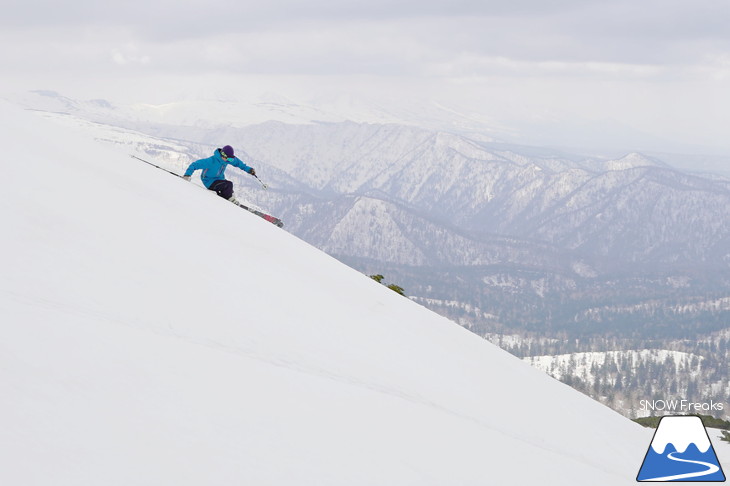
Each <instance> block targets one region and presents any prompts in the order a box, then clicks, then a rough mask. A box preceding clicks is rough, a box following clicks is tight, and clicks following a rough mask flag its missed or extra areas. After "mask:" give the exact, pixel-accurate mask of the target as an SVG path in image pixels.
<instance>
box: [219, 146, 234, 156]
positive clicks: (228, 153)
mask: <svg viewBox="0 0 730 486" xmlns="http://www.w3.org/2000/svg"><path fill="white" fill-rule="evenodd" d="M221 150H223V153H224V154H226V157H228V158H229V159H232V158H233V157H235V155H233V147H231V146H230V145H226V146H225V147H223V148H222V149H221Z"/></svg>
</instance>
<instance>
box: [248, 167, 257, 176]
mask: <svg viewBox="0 0 730 486" xmlns="http://www.w3.org/2000/svg"><path fill="white" fill-rule="evenodd" d="M248 173H249V174H251V175H252V176H255V175H256V169H254V168H253V167H251V170H249V171H248Z"/></svg>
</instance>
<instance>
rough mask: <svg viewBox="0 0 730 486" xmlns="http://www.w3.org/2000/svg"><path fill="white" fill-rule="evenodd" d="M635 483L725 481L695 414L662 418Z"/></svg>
mask: <svg viewBox="0 0 730 486" xmlns="http://www.w3.org/2000/svg"><path fill="white" fill-rule="evenodd" d="M636 480H637V481H654V482H665V481H680V482H681V481H708V482H723V481H725V474H724V473H723V471H722V466H720V462H719V461H718V460H717V455H716V454H715V449H714V448H713V447H712V443H711V442H710V437H709V436H708V435H707V430H705V426H704V425H703V424H702V419H700V418H699V417H697V416H694V415H675V416H666V417H662V419H661V421H660V422H659V426H658V427H657V430H656V432H655V433H654V438H653V439H652V440H651V444H650V445H649V450H648V451H647V452H646V456H645V457H644V462H643V463H642V465H641V469H640V470H639V474H638V476H636Z"/></svg>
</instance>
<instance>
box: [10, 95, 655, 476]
mask: <svg viewBox="0 0 730 486" xmlns="http://www.w3.org/2000/svg"><path fill="white" fill-rule="evenodd" d="M1 106H2V111H1V112H0V113H2V114H1V115H0V133H1V134H2V142H3V143H2V145H3V152H4V154H3V158H2V164H3V171H2V173H3V177H2V179H1V180H0V184H1V185H2V187H1V188H0V227H1V228H2V233H3V237H2V239H0V250H1V251H2V254H3V255H4V260H3V270H2V274H1V276H0V316H1V318H0V333H1V336H2V339H0V390H2V393H1V394H0V430H1V431H2V433H1V434H0V484H7V485H22V486H30V485H54V486H59V485H74V486H78V485H99V484H104V485H108V486H110V485H131V484H134V485H155V486H159V485H173V484H174V485H176V486H180V485H230V484H246V485H249V484H250V485H257V486H261V485H292V484H297V485H302V486H304V485H317V486H321V485H345V484H346V485H348V486H355V485H368V486H372V485H411V484H412V485H419V486H427V485H439V486H441V485H482V484H484V485H487V484H515V485H517V484H519V485H538V484H539V485H561V486H562V485H566V484H571V485H572V484H592V485H607V486H608V485H610V486H615V485H619V484H633V483H634V478H635V476H636V473H637V470H638V468H639V466H640V464H641V461H642V458H643V456H644V454H645V452H646V447H647V446H648V440H649V439H648V436H647V433H646V431H645V430H644V429H642V428H641V427H640V426H639V425H637V424H635V423H632V422H630V421H629V420H628V419H626V418H624V417H622V416H620V415H618V414H617V413H615V412H613V411H611V410H609V409H608V408H606V407H604V406H602V405H600V404H598V403H596V402H594V401H592V400H591V399H589V398H588V397H586V396H583V395H581V394H580V393H578V392H576V391H574V390H572V389H570V388H569V387H567V386H565V385H563V384H561V383H559V382H557V381H555V380H553V379H552V378H549V377H548V376H547V375H545V374H544V373H542V372H540V371H538V370H536V369H534V368H531V367H530V366H529V365H528V364H526V363H523V362H521V361H520V360H519V359H517V358H515V357H513V356H511V355H509V354H507V353H506V352H504V351H501V350H500V349H499V348H497V347H496V346H494V345H492V344H490V343H488V342H487V341H485V340H484V339H481V338H479V337H478V336H476V335H474V334H471V333H470V332H468V331H466V330H465V329H463V328H461V327H460V326H458V325H457V324H455V323H453V322H451V321H449V320H447V319H445V318H443V317H440V316H438V315H436V314H434V313H432V312H430V311H428V310H426V309H425V308H423V307H421V306H419V305H418V304H416V303H414V302H412V301H410V300H409V299H406V298H404V297H402V296H400V295H398V294H396V293H395V292H392V291H391V290H389V289H387V288H386V287H384V286H382V285H380V284H378V283H376V282H374V281H373V280H371V279H369V278H368V277H367V276H364V275H361V274H359V273H358V272H355V271H354V270H352V269H350V268H348V267H346V266H345V265H343V264H341V263H339V262H338V261H336V260H335V259H333V258H331V257H329V256H328V255H326V254H324V253H323V252H321V251H319V250H316V249H315V248H313V247H311V246H310V245H308V244H306V243H304V242H303V241H301V240H299V239H298V238H296V237H294V236H293V235H290V234H289V233H287V232H286V231H283V230H281V229H279V228H276V227H275V226H274V225H272V224H270V223H268V222H266V221H264V220H262V219H260V218H258V217H256V216H254V215H252V214H250V213H248V212H246V211H242V210H241V209H240V208H237V207H235V206H234V205H232V204H229V203H228V202H226V201H224V200H222V199H220V198H218V197H216V196H215V195H214V194H212V193H210V192H207V191H204V190H201V189H200V187H197V186H195V185H193V184H190V183H187V182H185V181H183V180H182V179H179V178H175V177H172V176H171V175H169V174H167V173H165V172H163V171H160V170H157V169H155V168H154V167H150V166H149V165H146V164H143V163H140V162H138V161H135V160H134V159H132V158H130V157H128V156H125V155H124V154H120V153H118V152H114V151H112V150H110V149H108V148H106V147H103V146H101V145H99V144H98V143H97V142H95V141H93V139H92V138H91V137H85V136H84V135H83V133H78V132H75V131H72V130H69V129H68V128H67V127H63V126H59V125H56V124H54V122H53V121H52V120H47V119H43V118H41V117H39V116H37V115H36V114H34V113H30V112H26V111H23V110H21V109H18V108H16V107H14V106H12V105H10V104H6V103H4V104H2V105H1ZM233 143H235V141H234V142H233Z"/></svg>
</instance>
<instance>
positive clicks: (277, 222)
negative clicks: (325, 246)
mask: <svg viewBox="0 0 730 486" xmlns="http://www.w3.org/2000/svg"><path fill="white" fill-rule="evenodd" d="M130 157H132V158H133V159H137V160H139V161H142V162H144V163H145V164H149V165H151V166H152V167H156V168H158V169H160V170H164V171H165V172H167V173H168V174H172V175H174V176H175V177H179V178H180V179H182V178H183V176H181V175H180V174H176V173H175V172H172V171H170V170H167V169H165V168H164V167H160V166H159V165H155V164H153V163H152V162H149V161H147V160H144V159H142V158H140V157H137V156H136V155H130ZM256 179H257V180H258V181H259V182H261V180H260V179H259V178H258V177H256ZM261 185H262V186H263V187H264V189H267V188H268V186H267V185H266V184H264V183H263V182H261ZM231 202H232V203H233V204H235V205H236V206H238V207H239V208H242V209H245V210H246V211H248V212H250V213H253V214H255V215H256V216H259V217H260V218H263V219H265V220H266V221H268V222H269V223H272V224H275V225H276V226H278V227H279V228H283V227H284V222H283V221H282V220H280V219H279V218H277V217H274V216H271V215H270V214H266V213H264V212H261V211H259V210H258V209H254V208H251V207H248V206H246V205H245V204H242V203H241V202H240V201H235V200H234V201H231Z"/></svg>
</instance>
